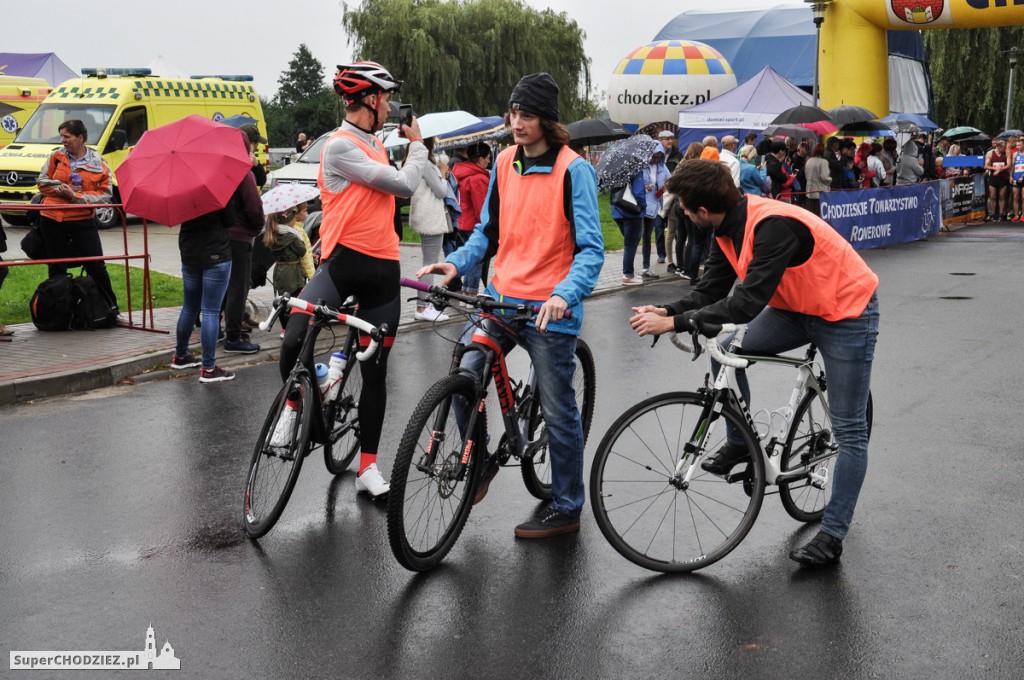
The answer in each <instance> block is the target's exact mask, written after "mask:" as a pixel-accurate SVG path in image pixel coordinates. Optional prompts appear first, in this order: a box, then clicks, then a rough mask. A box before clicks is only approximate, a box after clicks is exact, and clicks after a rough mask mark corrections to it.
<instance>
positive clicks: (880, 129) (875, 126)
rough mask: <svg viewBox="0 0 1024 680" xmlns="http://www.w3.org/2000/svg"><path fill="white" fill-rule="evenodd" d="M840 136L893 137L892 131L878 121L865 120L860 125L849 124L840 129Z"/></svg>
mask: <svg viewBox="0 0 1024 680" xmlns="http://www.w3.org/2000/svg"><path fill="white" fill-rule="evenodd" d="M839 134H843V135H848V136H850V137H870V136H871V135H881V136H883V137H888V136H890V135H892V129H890V128H889V126H888V125H886V124H885V123H881V122H879V121H877V120H865V121H861V122H859V123H847V124H846V125H844V126H842V127H841V128H839Z"/></svg>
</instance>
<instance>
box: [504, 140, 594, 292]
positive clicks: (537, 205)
mask: <svg viewBox="0 0 1024 680" xmlns="http://www.w3.org/2000/svg"><path fill="white" fill-rule="evenodd" d="M518 148H519V147H517V146H511V147H509V148H508V149H505V150H504V151H502V152H501V154H499V155H498V160H497V172H498V176H497V179H496V180H495V182H496V184H497V190H498V196H499V202H498V209H499V216H498V228H499V230H500V234H499V236H498V253H497V255H496V256H495V258H494V276H493V277H491V283H492V284H493V285H494V289H495V290H496V291H498V292H499V293H500V294H501V295H505V296H509V297H515V298H520V299H523V300H547V299H548V298H549V297H551V293H552V292H554V290H555V286H557V285H558V284H559V283H560V282H562V281H563V280H564V279H565V277H566V276H568V275H569V269H570V268H571V267H572V260H573V255H574V253H575V250H576V243H575V242H574V241H573V236H572V229H571V228H570V225H569V220H567V219H566V218H565V204H564V202H563V194H564V187H565V184H564V182H565V173H566V172H568V171H569V164H570V163H572V161H573V160H575V159H577V158H579V156H578V155H577V154H575V153H573V152H572V151H571V150H570V149H569V147H567V146H563V147H562V149H561V151H560V152H559V153H558V158H557V159H556V160H555V165H554V167H552V169H551V172H528V173H527V174H525V175H520V174H519V173H518V172H517V171H516V169H515V168H513V167H512V163H513V161H514V160H515V157H516V150H517V149H518Z"/></svg>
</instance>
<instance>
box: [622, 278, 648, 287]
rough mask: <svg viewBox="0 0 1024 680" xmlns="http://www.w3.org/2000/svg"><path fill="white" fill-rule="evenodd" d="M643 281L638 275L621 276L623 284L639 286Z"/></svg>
mask: <svg viewBox="0 0 1024 680" xmlns="http://www.w3.org/2000/svg"><path fill="white" fill-rule="evenodd" d="M643 282H644V280H643V278H641V277H639V276H623V277H622V285H623V286H639V285H640V284H642V283H643Z"/></svg>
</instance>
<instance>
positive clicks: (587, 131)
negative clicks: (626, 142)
mask: <svg viewBox="0 0 1024 680" xmlns="http://www.w3.org/2000/svg"><path fill="white" fill-rule="evenodd" d="M566 129H567V130H569V137H570V138H571V139H572V141H574V142H578V143H580V144H584V145H586V146H593V145H594V144H604V143H605V142H612V141H615V140H616V139H625V138H626V137H629V133H628V132H626V130H624V129H623V128H622V127H620V126H619V125H618V124H617V123H611V122H609V121H606V120H601V119H600V118H584V119H583V120H578V121H576V122H575V123H569V124H568V125H567V126H566Z"/></svg>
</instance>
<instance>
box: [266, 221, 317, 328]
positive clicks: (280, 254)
mask: <svg viewBox="0 0 1024 680" xmlns="http://www.w3.org/2000/svg"><path fill="white" fill-rule="evenodd" d="M305 216H306V204H305V203H300V204H299V205H297V206H293V207H291V208H288V209H286V210H283V211H281V212H276V213H271V214H270V215H268V216H267V228H266V230H265V231H264V232H263V244H264V245H265V246H267V248H268V249H269V250H270V252H272V253H273V254H274V276H273V283H274V294H275V295H282V294H284V293H289V294H291V295H293V296H295V295H298V294H299V293H300V292H301V291H302V289H303V288H304V287H305V286H306V281H307V280H309V278H310V277H311V276H312V275H313V261H312V256H311V252H312V248H311V247H310V244H309V237H308V236H306V231H305V230H304V229H303V228H302V226H301V222H300V221H299V220H300V218H305ZM280 319H281V327H282V328H284V327H285V326H286V325H287V323H288V318H287V314H286V310H285V311H282V312H281V317H280Z"/></svg>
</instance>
